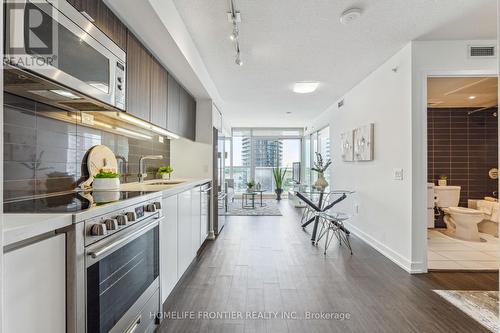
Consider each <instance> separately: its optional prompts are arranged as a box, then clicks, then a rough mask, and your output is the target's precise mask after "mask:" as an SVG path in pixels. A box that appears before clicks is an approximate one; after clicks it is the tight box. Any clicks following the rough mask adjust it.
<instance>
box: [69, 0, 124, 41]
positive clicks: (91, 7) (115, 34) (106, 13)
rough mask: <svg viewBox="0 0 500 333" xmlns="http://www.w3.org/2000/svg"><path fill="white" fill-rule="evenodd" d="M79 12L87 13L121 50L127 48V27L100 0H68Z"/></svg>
mask: <svg viewBox="0 0 500 333" xmlns="http://www.w3.org/2000/svg"><path fill="white" fill-rule="evenodd" d="M68 2H69V3H70V4H71V5H73V7H75V8H76V9H77V10H78V11H79V12H85V13H87V14H88V15H89V16H90V17H92V19H93V20H94V25H95V26H96V27H97V28H99V29H100V30H101V31H102V32H104V33H105V34H106V35H107V36H108V37H109V38H110V39H111V40H113V41H114V42H115V43H116V44H117V45H118V46H119V47H121V48H122V50H126V49H127V27H126V26H125V25H124V24H123V23H122V22H121V21H120V19H118V17H117V16H116V15H115V14H113V12H112V11H111V9H109V8H108V6H106V5H105V4H104V2H103V1H102V0H68Z"/></svg>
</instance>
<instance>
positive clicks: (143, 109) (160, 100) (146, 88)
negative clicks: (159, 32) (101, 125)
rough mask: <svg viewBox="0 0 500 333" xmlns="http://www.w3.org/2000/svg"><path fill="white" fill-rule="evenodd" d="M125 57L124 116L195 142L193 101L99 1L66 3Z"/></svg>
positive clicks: (73, 0)
mask: <svg viewBox="0 0 500 333" xmlns="http://www.w3.org/2000/svg"><path fill="white" fill-rule="evenodd" d="M68 2H69V3H70V4H71V5H73V6H74V7H75V8H76V9H77V10H78V11H79V12H86V13H87V14H88V15H89V16H90V17H92V19H94V25H95V26H96V27H97V28H99V29H101V31H102V32H104V33H105V34H106V35H107V36H108V37H109V38H110V39H112V40H113V41H114V42H115V43H116V44H117V45H118V46H120V47H121V48H122V49H123V50H125V51H126V53H127V77H126V80H127V85H126V86H127V106H126V112H127V113H129V114H131V115H133V116H135V117H137V118H140V119H143V120H145V121H148V122H151V123H153V124H155V125H156V126H159V127H162V128H166V129H167V130H169V131H170V132H172V133H175V134H178V135H180V136H183V137H185V138H188V139H191V140H195V135H196V101H195V99H194V98H193V97H192V96H191V95H190V94H189V93H188V92H187V91H186V90H185V89H184V88H183V87H182V86H181V85H180V84H179V82H177V80H176V79H175V78H174V77H173V76H171V75H170V74H169V73H168V72H167V70H166V69H165V68H164V67H163V66H162V65H161V64H160V63H159V62H158V61H157V60H156V59H155V58H154V57H153V56H152V55H151V53H150V52H149V51H148V50H147V49H146V47H144V45H142V43H141V42H140V41H139V40H138V39H137V38H136V37H135V36H134V35H133V34H132V33H131V32H130V31H128V29H127V27H126V26H125V25H124V24H123V23H122V22H121V21H120V20H119V19H118V18H117V17H116V16H115V15H114V14H113V12H112V11H111V10H110V9H109V8H108V7H107V6H106V5H105V4H104V2H103V0H68Z"/></svg>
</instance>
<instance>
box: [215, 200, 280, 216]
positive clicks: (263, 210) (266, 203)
mask: <svg viewBox="0 0 500 333" xmlns="http://www.w3.org/2000/svg"><path fill="white" fill-rule="evenodd" d="M262 203H263V207H261V206H260V201H259V200H255V209H252V208H241V199H234V202H229V203H228V207H227V212H224V211H223V210H221V209H219V214H220V215H226V216H282V215H283V214H281V211H280V209H279V207H278V204H277V202H276V200H263V202H262Z"/></svg>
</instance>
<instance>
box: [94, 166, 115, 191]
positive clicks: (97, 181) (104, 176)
mask: <svg viewBox="0 0 500 333" xmlns="http://www.w3.org/2000/svg"><path fill="white" fill-rule="evenodd" d="M92 188H93V189H94V190H97V191H102V190H117V189H119V188H120V174H118V173H116V172H114V171H106V170H101V171H99V173H97V174H96V175H95V176H94V181H93V182H92Z"/></svg>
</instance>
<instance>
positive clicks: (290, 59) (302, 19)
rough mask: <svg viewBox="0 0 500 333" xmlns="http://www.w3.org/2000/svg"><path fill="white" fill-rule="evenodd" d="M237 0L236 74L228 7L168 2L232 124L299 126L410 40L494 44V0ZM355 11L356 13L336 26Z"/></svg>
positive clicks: (202, 1) (214, 1) (189, 0)
mask: <svg viewBox="0 0 500 333" xmlns="http://www.w3.org/2000/svg"><path fill="white" fill-rule="evenodd" d="M234 1H235V7H236V9H237V10H239V11H241V14H242V22H241V25H240V36H241V52H242V58H243V61H244V65H243V66H242V67H238V66H236V65H235V64H234V54H235V52H234V45H233V43H231V41H230V40H229V38H228V36H229V34H230V33H231V25H230V24H229V23H228V21H227V18H226V11H227V10H228V7H229V5H228V0H211V1H206V0H174V3H175V5H176V7H177V9H178V11H179V14H180V15H181V18H182V19H183V21H184V22H185V25H186V27H187V29H188V31H189V33H190V34H191V36H192V38H193V40H194V42H195V45H196V47H197V48H198V51H199V53H200V54H201V57H202V59H203V61H204V63H205V65H206V67H207V69H208V72H209V74H210V76H211V78H212V79H213V81H214V83H215V85H216V87H217V89H218V91H219V93H220V95H221V97H222V99H223V100H224V101H225V108H224V114H225V116H226V117H227V119H228V121H229V122H230V124H231V125H232V126H304V124H305V123H306V122H307V121H308V120H311V119H312V118H314V117H315V116H317V115H318V114H320V113H321V112H322V111H324V110H326V109H327V108H328V107H329V106H330V105H332V104H333V103H334V102H335V101H336V100H337V99H338V98H339V97H341V96H342V95H343V94H345V93H346V92H347V91H349V89H351V88H352V87H353V86H355V85H356V83H358V82H359V81H360V80H362V79H363V78H364V77H366V76H367V75H368V74H369V73H370V72H372V71H373V70H375V69H376V68H377V67H378V66H379V65H380V64H382V63H383V62H384V61H385V60H386V59H387V58H389V57H390V56H391V55H393V54H394V53H395V52H397V51H398V50H399V49H400V48H402V47H403V46H404V45H405V44H406V43H407V42H409V41H410V40H414V39H419V38H420V39H459V38H461V39H476V38H477V39H479V38H481V39H488V38H496V0H377V1H368V0H365V1H351V0H336V1H331V0H315V1H304V0H253V1H248V0H234ZM353 6H354V7H360V8H362V9H363V11H364V13H363V16H362V17H361V19H360V20H359V21H356V22H354V23H353V24H352V25H348V26H344V25H341V24H340V23H339V16H340V14H341V13H342V12H343V11H344V10H345V9H346V8H349V7H353ZM462 36H463V37H462ZM309 80H312V81H320V82H321V85H320V87H319V89H318V90H317V91H316V92H314V93H312V94H308V95H297V94H294V93H293V92H292V91H291V86H292V84H293V82H295V81H309ZM290 111H291V112H292V114H290V115H287V114H286V112H290Z"/></svg>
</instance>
